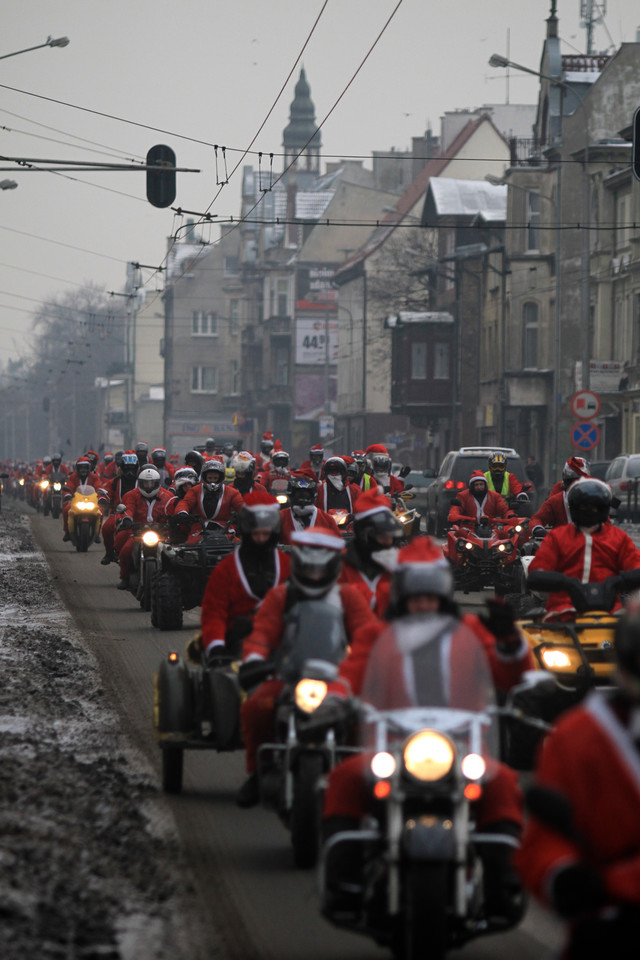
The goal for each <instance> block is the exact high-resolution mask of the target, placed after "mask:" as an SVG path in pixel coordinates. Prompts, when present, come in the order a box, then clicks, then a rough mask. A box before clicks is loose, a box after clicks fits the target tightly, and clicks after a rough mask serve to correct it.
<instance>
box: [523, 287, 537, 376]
mask: <svg viewBox="0 0 640 960" xmlns="http://www.w3.org/2000/svg"><path fill="white" fill-rule="evenodd" d="M522 366H523V367H524V368H525V369H526V368H534V369H536V368H537V366H538V304H537V303H533V301H531V300H529V301H528V302H527V303H525V304H524V305H523V307H522Z"/></svg>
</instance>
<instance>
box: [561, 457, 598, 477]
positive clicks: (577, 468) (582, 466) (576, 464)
mask: <svg viewBox="0 0 640 960" xmlns="http://www.w3.org/2000/svg"><path fill="white" fill-rule="evenodd" d="M564 466H565V470H567V469H569V470H573V472H574V473H575V474H576V476H578V477H590V476H591V474H590V473H589V468H588V466H587V461H586V460H585V459H584V457H569V459H568V460H567V462H566V463H565V465H564Z"/></svg>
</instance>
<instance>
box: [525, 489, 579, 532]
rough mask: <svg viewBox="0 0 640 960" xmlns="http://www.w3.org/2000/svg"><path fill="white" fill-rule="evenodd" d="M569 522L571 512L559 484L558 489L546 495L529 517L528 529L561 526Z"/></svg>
mask: <svg viewBox="0 0 640 960" xmlns="http://www.w3.org/2000/svg"><path fill="white" fill-rule="evenodd" d="M565 523H571V514H570V513H569V505H568V503H567V493H566V491H565V490H564V489H563V488H562V484H561V485H560V491H559V492H558V493H554V494H553V495H552V496H550V497H547V499H546V500H545V501H544V503H543V504H541V505H540V508H539V510H538V512H537V513H536V514H535V515H534V516H533V517H532V518H531V523H530V524H529V529H530V530H533V528H534V527H562V526H564V524H565Z"/></svg>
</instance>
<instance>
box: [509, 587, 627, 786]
mask: <svg viewBox="0 0 640 960" xmlns="http://www.w3.org/2000/svg"><path fill="white" fill-rule="evenodd" d="M639 586H640V570H629V571H626V572H624V573H621V574H618V575H616V576H613V577H608V578H607V579H606V580H604V581H602V582H601V583H582V582H581V581H579V580H577V579H575V578H573V577H566V576H565V575H564V574H562V573H557V572H555V571H546V570H532V571H531V572H530V573H529V576H528V587H529V588H530V589H532V590H535V591H545V592H546V591H553V592H556V591H566V592H567V593H568V594H569V597H570V599H571V603H572V604H573V606H574V608H575V616H574V617H573V618H572V619H571V620H543V619H542V617H543V616H544V608H543V607H540V608H539V609H538V610H537V611H532V614H531V615H530V617H529V618H528V619H525V620H520V621H518V626H519V627H520V629H521V630H522V633H523V634H524V637H525V640H526V641H527V643H528V644H529V648H530V650H531V652H532V654H533V657H534V660H535V663H536V671H535V672H532V673H533V675H528V676H526V677H525V679H524V681H523V683H522V684H520V685H519V686H517V687H514V689H513V690H512V691H511V692H510V693H509V695H508V697H507V704H508V705H509V706H510V707H512V708H514V709H515V710H522V711H523V712H524V713H526V714H527V715H529V716H534V717H538V718H539V719H540V720H543V721H545V722H546V723H549V724H551V723H554V722H555V720H556V719H557V718H558V716H559V715H560V714H561V713H562V712H563V711H564V710H566V709H568V708H569V707H572V706H575V705H576V704H577V703H579V702H580V701H581V700H582V699H583V698H584V697H585V696H586V694H587V693H589V691H591V690H593V689H596V688H607V687H611V686H613V685H614V684H615V653H614V633H615V627H616V623H617V617H616V616H615V614H614V612H613V611H614V609H615V607H616V604H617V598H618V595H619V594H620V593H627V592H631V591H632V590H634V589H637V588H638V587H639ZM540 738H541V734H540V733H535V732H533V731H532V730H524V729H522V728H520V727H519V728H518V729H517V731H514V730H511V729H510V728H508V729H507V733H506V739H507V746H506V750H507V752H506V757H505V759H506V760H507V762H508V763H509V764H510V765H511V766H514V767H516V768H517V769H521V770H529V769H531V768H532V766H533V762H534V759H535V753H536V750H537V747H538V744H539V741H540Z"/></svg>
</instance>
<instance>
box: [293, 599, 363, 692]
mask: <svg viewBox="0 0 640 960" xmlns="http://www.w3.org/2000/svg"><path fill="white" fill-rule="evenodd" d="M346 644H347V640H346V633H345V628H344V616H343V612H342V609H341V608H340V607H338V606H336V605H335V604H333V603H330V602H328V601H327V600H326V599H321V600H301V601H299V602H298V603H295V604H294V605H293V606H292V607H291V609H290V610H289V612H288V613H287V615H286V619H285V627H284V633H283V637H282V643H281V645H280V649H279V658H278V663H277V672H278V673H279V674H280V675H281V676H282V677H283V678H284V679H285V680H287V681H293V680H295V679H297V678H298V677H299V676H300V675H301V673H302V668H303V666H304V663H305V661H306V660H327V661H329V663H340V661H341V660H342V659H343V657H344V655H345V652H346Z"/></svg>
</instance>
